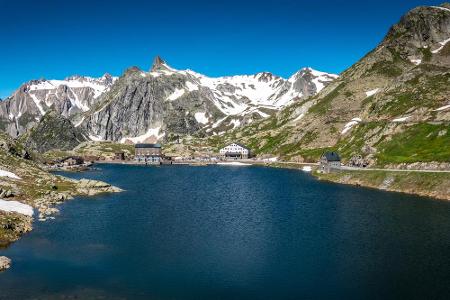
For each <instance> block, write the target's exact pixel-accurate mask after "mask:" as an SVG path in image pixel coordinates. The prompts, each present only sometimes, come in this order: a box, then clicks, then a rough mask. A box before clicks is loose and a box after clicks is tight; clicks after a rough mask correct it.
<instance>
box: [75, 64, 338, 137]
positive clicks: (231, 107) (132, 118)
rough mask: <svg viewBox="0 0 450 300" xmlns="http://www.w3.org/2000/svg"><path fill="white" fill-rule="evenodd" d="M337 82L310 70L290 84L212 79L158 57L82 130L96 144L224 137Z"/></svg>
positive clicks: (269, 78)
mask: <svg viewBox="0 0 450 300" xmlns="http://www.w3.org/2000/svg"><path fill="white" fill-rule="evenodd" d="M337 77H338V76H337V75H334V74H327V73H323V72H319V71H315V70H313V69H311V68H304V69H301V70H300V71H298V72H297V73H295V74H294V75H293V76H291V77H290V78H288V79H284V78H282V77H279V76H276V75H273V74H271V73H268V72H262V73H258V74H255V75H238V76H226V77H217V78H212V77H208V76H205V75H202V74H199V73H196V72H194V71H191V70H176V69H174V68H172V67H170V66H169V65H168V64H167V63H166V62H164V61H163V60H162V59H161V58H159V57H157V58H156V59H155V62H154V64H153V66H152V68H151V70H150V71H148V72H145V71H142V70H140V69H138V68H136V67H133V68H130V69H128V70H127V71H126V72H125V73H124V75H123V76H121V77H120V78H119V80H117V82H116V83H115V84H114V85H113V86H112V87H111V90H110V91H109V92H107V93H105V94H104V95H103V96H102V97H100V99H99V101H98V102H99V104H98V105H97V106H96V107H95V108H94V109H92V110H91V111H88V112H87V113H85V114H84V115H83V117H82V119H81V120H78V121H77V125H82V126H84V127H86V129H87V130H88V131H89V132H90V134H91V136H92V137H93V138H94V139H103V140H115V141H122V142H126V141H128V142H142V141H144V140H146V139H147V140H148V139H149V138H150V139H151V140H157V139H161V138H163V137H166V138H169V139H170V135H177V136H178V135H190V134H194V133H196V134H221V133H223V132H224V131H226V130H228V129H232V128H235V127H238V126H241V125H243V124H248V123H251V122H253V121H254V120H255V119H261V118H266V117H268V116H270V115H271V114H273V113H275V112H277V111H279V110H280V109H281V108H282V107H285V106H287V105H289V104H291V103H293V102H295V101H296V100H298V99H303V98H306V97H309V96H311V95H315V94H316V93H318V92H319V91H320V90H321V89H322V88H323V87H324V86H326V85H327V84H328V83H330V82H331V81H332V80H334V79H335V78H337Z"/></svg>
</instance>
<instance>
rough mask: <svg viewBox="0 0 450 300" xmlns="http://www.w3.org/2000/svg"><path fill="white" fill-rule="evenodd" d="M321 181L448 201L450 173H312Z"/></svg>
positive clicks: (449, 198)
mask: <svg viewBox="0 0 450 300" xmlns="http://www.w3.org/2000/svg"><path fill="white" fill-rule="evenodd" d="M314 175H315V176H317V177H318V178H319V179H321V180H327V181H332V182H336V183H341V184H349V185H356V186H365V187H370V188H375V189H380V190H385V191H391V192H401V193H407V194H414V195H419V196H425V197H432V198H436V199H442V200H450V173H421V172H398V171H397V172H391V171H369V170H365V171H364V170H361V171H339V172H334V173H329V174H322V173H319V172H314Z"/></svg>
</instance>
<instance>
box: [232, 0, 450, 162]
mask: <svg viewBox="0 0 450 300" xmlns="http://www.w3.org/2000/svg"><path fill="white" fill-rule="evenodd" d="M449 7H450V6H449V5H448V4H444V5H442V6H438V7H418V8H416V9H413V10H412V11H410V12H408V13H407V14H406V15H405V16H403V17H402V18H401V20H400V22H399V23H398V24H396V25H394V26H393V27H392V28H391V30H390V31H389V33H388V34H387V35H386V37H385V39H384V40H383V41H382V42H381V43H380V45H379V46H378V47H376V48H375V49H374V50H373V51H371V52H370V53H368V54H367V55H366V56H365V57H363V58H362V59H361V60H360V61H359V62H357V63H356V64H355V65H353V66H352V67H350V68H349V69H348V70H346V71H345V72H343V73H342V74H341V76H340V77H339V78H338V79H337V80H335V81H334V82H333V83H332V84H330V85H329V86H327V87H325V88H324V89H323V91H321V92H320V93H319V94H318V95H316V96H314V97H311V98H309V99H307V100H306V101H299V102H297V103H294V104H292V105H290V106H288V107H286V108H285V109H283V110H282V111H280V112H279V113H277V114H276V115H275V116H273V117H271V118H268V119H267V120H263V121H260V122H257V123H255V124H252V125H250V126H247V127H245V128H243V130H238V131H235V132H233V133H231V134H229V135H228V137H225V140H232V139H236V138H237V139H240V140H241V141H242V142H245V143H247V144H249V145H250V146H251V147H252V148H254V149H256V151H259V152H260V153H276V154H278V155H282V156H285V157H287V158H293V159H300V160H302V159H308V158H312V159H316V158H317V156H318V155H320V153H321V152H322V151H323V150H325V149H335V150H338V151H339V152H340V153H341V154H342V156H343V157H344V158H345V160H347V161H348V160H350V159H351V158H352V157H359V156H361V159H363V160H366V161H367V162H369V163H370V164H375V163H378V164H388V163H409V162H415V161H434V160H435V161H448V160H449V157H450V153H449V151H447V150H445V149H446V148H448V147H446V146H444V145H446V144H447V145H448V144H449V143H450V128H449V122H450V102H449V101H450V100H449V95H450V8H449Z"/></svg>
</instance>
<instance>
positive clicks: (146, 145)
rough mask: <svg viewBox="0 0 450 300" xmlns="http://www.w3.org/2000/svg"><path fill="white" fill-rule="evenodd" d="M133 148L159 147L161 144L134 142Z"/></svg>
mask: <svg viewBox="0 0 450 300" xmlns="http://www.w3.org/2000/svg"><path fill="white" fill-rule="evenodd" d="M134 148H161V144H136V145H134Z"/></svg>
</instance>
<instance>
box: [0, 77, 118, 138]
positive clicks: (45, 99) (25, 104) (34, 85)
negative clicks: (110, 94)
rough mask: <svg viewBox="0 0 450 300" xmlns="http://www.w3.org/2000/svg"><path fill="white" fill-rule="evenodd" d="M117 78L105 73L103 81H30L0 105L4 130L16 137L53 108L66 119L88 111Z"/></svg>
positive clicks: (95, 79) (72, 78)
mask: <svg viewBox="0 0 450 300" xmlns="http://www.w3.org/2000/svg"><path fill="white" fill-rule="evenodd" d="M116 79H117V78H116V77H112V76H111V75H109V74H105V75H103V76H102V77H100V78H92V77H83V76H71V77H68V78H66V79H64V80H46V79H41V80H32V81H30V82H27V83H25V84H23V85H22V86H21V87H20V88H19V89H18V90H16V91H15V92H14V93H13V95H11V96H10V97H8V98H6V99H5V100H4V101H2V102H0V118H1V121H2V122H1V125H2V127H3V128H2V129H3V130H5V131H7V132H8V133H9V134H10V135H12V136H13V137H15V136H17V135H20V134H22V133H24V132H25V131H26V129H27V128H30V127H31V126H33V125H34V124H35V123H36V122H38V121H39V120H40V118H41V117H42V116H43V115H44V114H45V113H46V112H47V111H49V110H50V109H53V110H55V111H57V112H58V113H60V114H61V115H63V116H65V117H70V116H72V115H74V114H76V113H80V112H85V111H88V110H89V108H90V107H91V106H92V105H93V104H94V103H95V101H96V99H97V98H98V97H99V96H100V95H102V94H103V93H104V92H106V91H107V90H108V89H109V88H110V87H111V86H112V84H113V83H114V81H115V80H116Z"/></svg>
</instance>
